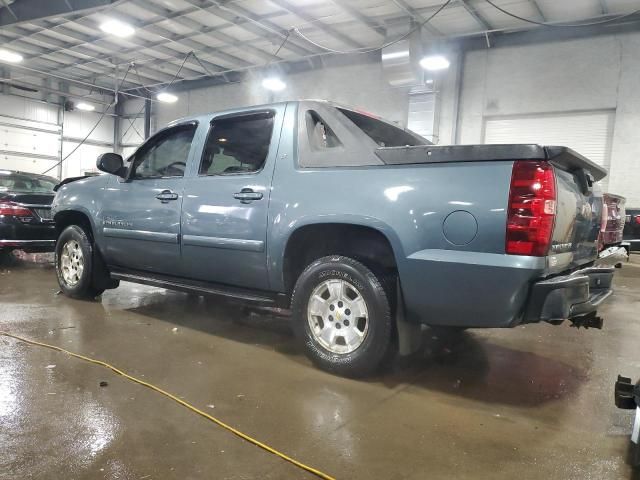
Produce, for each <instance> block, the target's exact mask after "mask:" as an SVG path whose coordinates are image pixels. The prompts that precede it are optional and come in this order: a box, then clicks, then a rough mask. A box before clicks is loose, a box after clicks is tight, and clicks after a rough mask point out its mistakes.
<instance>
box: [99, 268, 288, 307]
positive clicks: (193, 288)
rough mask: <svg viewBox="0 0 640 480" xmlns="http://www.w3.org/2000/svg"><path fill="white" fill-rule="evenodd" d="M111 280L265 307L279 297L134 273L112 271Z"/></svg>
mask: <svg viewBox="0 0 640 480" xmlns="http://www.w3.org/2000/svg"><path fill="white" fill-rule="evenodd" d="M111 278H113V279H115V280H123V281H125V282H133V283H141V284H143V285H150V286H152V287H160V288H166V289H169V290H178V291H181V292H187V293H195V294H196V295H215V296H222V297H228V298H235V299H238V300H243V301H246V302H252V303H259V304H263V305H274V304H276V303H278V302H277V300H278V299H279V296H278V295H276V294H273V296H270V295H269V294H268V293H267V292H254V291H252V290H245V289H241V288H237V287H230V286H227V285H217V284H210V283H206V282H199V281H189V280H184V279H180V278H173V277H165V276H160V275H158V276H148V275H143V274H141V273H137V272H136V273H132V272H126V271H118V270H112V271H111Z"/></svg>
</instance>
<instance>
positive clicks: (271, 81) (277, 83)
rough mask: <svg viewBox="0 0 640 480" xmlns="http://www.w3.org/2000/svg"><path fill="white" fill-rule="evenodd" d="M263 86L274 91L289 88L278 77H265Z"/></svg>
mask: <svg viewBox="0 0 640 480" xmlns="http://www.w3.org/2000/svg"><path fill="white" fill-rule="evenodd" d="M262 86H263V87H264V88H266V89H267V90H271V91H272V92H281V91H282V90H284V89H285V88H287V84H286V83H284V82H283V81H282V80H280V79H279V78H278V77H269V78H265V79H264V80H263V81H262Z"/></svg>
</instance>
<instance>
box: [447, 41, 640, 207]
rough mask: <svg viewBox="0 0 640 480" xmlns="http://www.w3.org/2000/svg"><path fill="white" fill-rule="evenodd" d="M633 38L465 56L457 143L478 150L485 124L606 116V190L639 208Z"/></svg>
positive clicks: (638, 81) (639, 100)
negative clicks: (609, 137)
mask: <svg viewBox="0 0 640 480" xmlns="http://www.w3.org/2000/svg"><path fill="white" fill-rule="evenodd" d="M638 52H640V34H635V33H634V34H623V35H616V36H614V35H611V36H601V37H593V38H588V39H579V40H569V41H561V42H551V43H543V44H537V45H528V46H514V47H504V48H494V49H490V50H479V51H473V52H468V53H467V54H466V58H465V63H464V77H463V89H462V98H461V99H460V102H461V103H460V119H459V122H460V123H459V131H458V141H459V143H481V142H482V141H483V139H484V132H483V126H484V124H485V121H486V120H487V119H488V118H492V117H496V116H518V115H530V114H544V113H561V112H586V111H598V110H612V111H614V112H615V125H614V131H613V141H612V148H611V159H610V171H609V191H611V192H614V193H619V194H621V195H624V196H625V197H627V206H631V207H640V188H638V185H640V170H639V169H638V167H639V166H640V161H639V160H638V158H640V142H639V141H638V134H637V132H638V131H639V130H640V88H638V87H639V85H640V55H639V54H638Z"/></svg>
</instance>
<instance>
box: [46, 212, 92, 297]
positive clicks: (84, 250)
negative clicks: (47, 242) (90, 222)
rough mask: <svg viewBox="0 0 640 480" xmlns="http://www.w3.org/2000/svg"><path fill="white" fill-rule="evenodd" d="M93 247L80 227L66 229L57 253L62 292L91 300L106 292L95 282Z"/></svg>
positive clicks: (60, 239) (57, 273) (56, 262)
mask: <svg viewBox="0 0 640 480" xmlns="http://www.w3.org/2000/svg"><path fill="white" fill-rule="evenodd" d="M93 259H94V256H93V245H92V244H91V241H90V240H89V237H88V236H87V234H86V232H85V231H84V230H83V229H82V228H81V227H79V226H78V225H71V226H69V227H67V228H66V229H64V231H63V232H62V233H61V234H60V237H58V241H57V242H56V251H55V265H56V275H57V277H58V284H59V285H60V290H62V292H63V293H64V294H65V295H67V296H69V297H73V298H82V299H91V298H95V297H97V296H98V295H101V294H102V292H104V288H100V287H98V286H96V285H95V282H94V272H93V269H94V261H93Z"/></svg>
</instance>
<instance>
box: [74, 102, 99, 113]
mask: <svg viewBox="0 0 640 480" xmlns="http://www.w3.org/2000/svg"><path fill="white" fill-rule="evenodd" d="M76 108H77V109H78V110H84V111H85V112H93V111H94V110H95V109H96V107H94V106H93V105H90V104H88V103H84V102H80V103H78V104H77V105H76Z"/></svg>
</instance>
